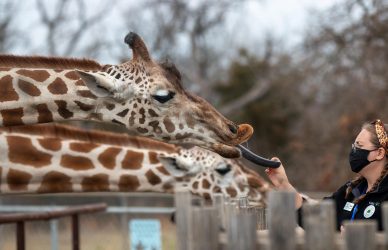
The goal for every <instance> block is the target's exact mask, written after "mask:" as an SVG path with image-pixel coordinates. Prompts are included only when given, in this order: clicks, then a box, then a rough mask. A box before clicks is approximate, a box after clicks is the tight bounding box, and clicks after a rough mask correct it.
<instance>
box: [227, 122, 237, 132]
mask: <svg viewBox="0 0 388 250" xmlns="http://www.w3.org/2000/svg"><path fill="white" fill-rule="evenodd" d="M228 127H229V130H230V132H232V133H233V134H237V131H238V126H236V125H234V124H229V125H228Z"/></svg>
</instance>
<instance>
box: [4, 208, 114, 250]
mask: <svg viewBox="0 0 388 250" xmlns="http://www.w3.org/2000/svg"><path fill="white" fill-rule="evenodd" d="M106 209H107V205H106V204H105V203H97V204H90V205H81V206H72V207H68V208H65V209H61V210H53V211H45V212H34V213H8V214H0V224H7V223H16V249H17V250H24V249H25V223H26V222H28V221H37V220H52V219H57V218H61V217H66V216H71V221H72V249H73V250H79V249H80V238H79V227H80V226H79V215H80V214H85V213H95V212H101V211H105V210H106Z"/></svg>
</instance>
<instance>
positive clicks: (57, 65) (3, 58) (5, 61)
mask: <svg viewBox="0 0 388 250" xmlns="http://www.w3.org/2000/svg"><path fill="white" fill-rule="evenodd" d="M102 67H103V66H102V65H101V64H99V63H98V62H96V61H94V60H91V59H87V58H66V57H45V56H17V55H0V68H49V69H81V70H101V69H102Z"/></svg>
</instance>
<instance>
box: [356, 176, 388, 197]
mask: <svg viewBox="0 0 388 250" xmlns="http://www.w3.org/2000/svg"><path fill="white" fill-rule="evenodd" d="M349 185H350V183H349ZM366 188H367V182H366V180H363V181H362V182H361V183H359V184H358V185H357V186H356V187H354V188H353V189H352V194H353V196H354V197H355V198H357V197H359V196H360V195H361V194H364V193H365V190H366ZM387 191H388V175H386V176H385V177H384V179H383V180H382V181H381V182H380V184H379V186H378V187H377V188H376V189H375V190H374V191H373V192H370V193H371V194H374V193H385V192H387Z"/></svg>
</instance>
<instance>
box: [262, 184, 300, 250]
mask: <svg viewBox="0 0 388 250" xmlns="http://www.w3.org/2000/svg"><path fill="white" fill-rule="evenodd" d="M268 200H269V206H268V227H269V240H270V243H269V244H270V249H271V250H283V249H288V250H293V249H295V247H296V241H295V227H296V211H295V193H294V192H288V191H271V192H269V199H268Z"/></svg>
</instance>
